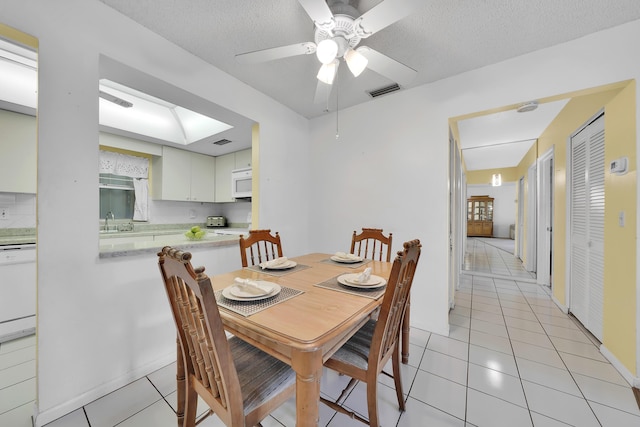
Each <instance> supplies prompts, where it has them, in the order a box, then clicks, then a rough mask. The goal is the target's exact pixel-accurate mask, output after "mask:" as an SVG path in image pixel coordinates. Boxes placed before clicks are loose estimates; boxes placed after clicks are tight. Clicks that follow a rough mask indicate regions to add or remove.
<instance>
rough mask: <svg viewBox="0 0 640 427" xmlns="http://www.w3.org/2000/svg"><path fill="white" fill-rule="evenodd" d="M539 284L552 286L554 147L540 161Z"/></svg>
mask: <svg viewBox="0 0 640 427" xmlns="http://www.w3.org/2000/svg"><path fill="white" fill-rule="evenodd" d="M538 190H539V191H538V196H539V197H538V227H537V231H538V237H537V239H538V248H537V250H538V253H537V256H536V260H537V268H536V278H537V280H538V284H540V285H545V286H551V268H552V264H551V241H552V233H553V147H552V148H550V149H549V150H548V151H547V152H546V153H544V154H543V155H542V156H540V158H539V159H538Z"/></svg>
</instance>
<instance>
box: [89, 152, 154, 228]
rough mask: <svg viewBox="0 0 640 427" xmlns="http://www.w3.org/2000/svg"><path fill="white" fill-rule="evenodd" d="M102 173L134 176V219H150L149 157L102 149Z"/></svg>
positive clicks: (100, 169) (100, 168) (100, 167)
mask: <svg viewBox="0 0 640 427" xmlns="http://www.w3.org/2000/svg"><path fill="white" fill-rule="evenodd" d="M99 172H100V173H110V174H113V175H122V176H128V177H131V178H133V191H134V194H135V202H134V209H133V219H134V221H148V220H149V159H148V158H146V157H137V156H129V155H127V154H121V153H114V152H112V151H102V150H100V165H99Z"/></svg>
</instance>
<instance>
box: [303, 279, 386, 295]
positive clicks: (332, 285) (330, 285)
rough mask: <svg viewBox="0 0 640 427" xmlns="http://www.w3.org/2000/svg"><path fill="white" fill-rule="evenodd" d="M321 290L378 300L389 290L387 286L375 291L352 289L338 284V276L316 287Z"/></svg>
mask: <svg viewBox="0 0 640 427" xmlns="http://www.w3.org/2000/svg"><path fill="white" fill-rule="evenodd" d="M313 286H317V287H319V288H325V289H331V290H332V291H339V292H345V293H347V294H352V295H358V296H359V297H365V298H371V299H378V298H380V297H381V296H382V295H384V290H385V289H387V285H384V286H382V287H380V288H375V289H365V288H351V287H349V286H345V285H343V284H341V283H340V282H338V276H336V277H334V278H332V279H329V280H327V281H325V282H322V283H318V284H316V285H313Z"/></svg>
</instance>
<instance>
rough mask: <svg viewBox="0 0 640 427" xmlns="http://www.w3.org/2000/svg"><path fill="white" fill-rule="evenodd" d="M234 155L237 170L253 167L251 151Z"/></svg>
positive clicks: (238, 152) (237, 152) (243, 151)
mask: <svg viewBox="0 0 640 427" xmlns="http://www.w3.org/2000/svg"><path fill="white" fill-rule="evenodd" d="M233 155H234V157H235V166H236V167H235V169H243V168H250V167H251V149H248V150H242V151H236V152H235V153H233Z"/></svg>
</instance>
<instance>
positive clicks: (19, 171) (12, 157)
mask: <svg viewBox="0 0 640 427" xmlns="http://www.w3.org/2000/svg"><path fill="white" fill-rule="evenodd" d="M37 159H38V156H37V139H36V118H35V117H33V116H28V115H25V114H19V113H14V112H11V111H5V110H0V192H6V193H35V192H36V188H37V168H38V163H37V162H38V160H37Z"/></svg>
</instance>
